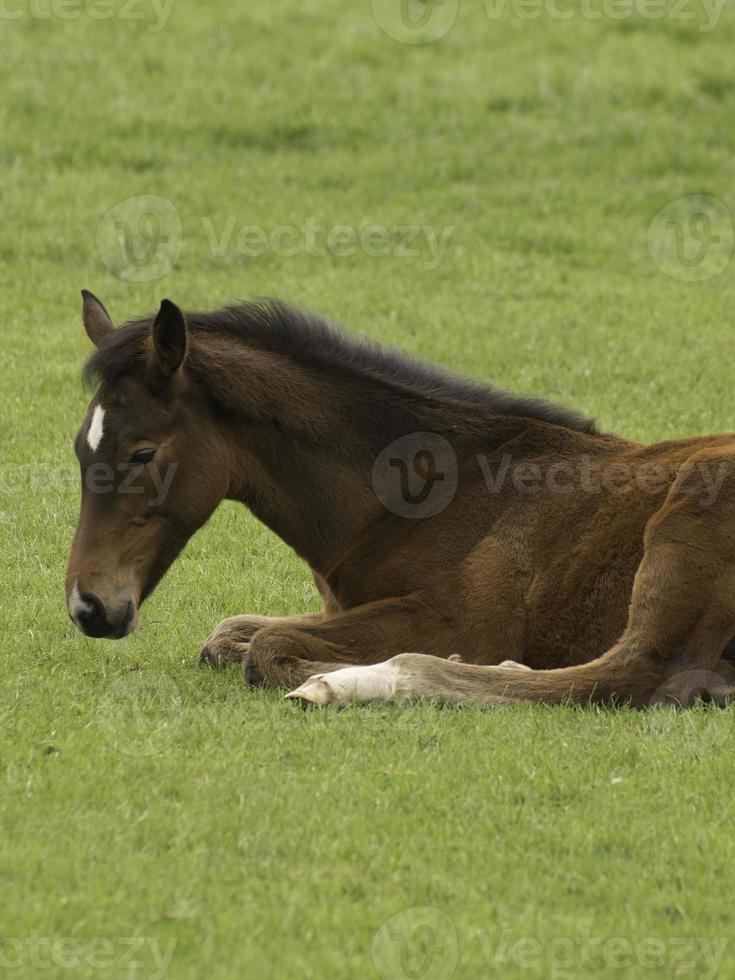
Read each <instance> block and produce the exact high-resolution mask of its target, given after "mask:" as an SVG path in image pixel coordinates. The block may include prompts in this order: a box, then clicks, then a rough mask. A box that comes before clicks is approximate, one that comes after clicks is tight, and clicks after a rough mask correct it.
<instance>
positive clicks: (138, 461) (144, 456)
mask: <svg viewBox="0 0 735 980" xmlns="http://www.w3.org/2000/svg"><path fill="white" fill-rule="evenodd" d="M155 455H156V450H155V449H140V450H139V451H138V452H137V453H133V455H132V457H131V459H130V462H131V463H132V464H133V466H145V464H146V463H150V461H151V460H152V459H153V457H154V456H155Z"/></svg>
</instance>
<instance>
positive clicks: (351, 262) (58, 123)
mask: <svg viewBox="0 0 735 980" xmlns="http://www.w3.org/2000/svg"><path fill="white" fill-rule="evenodd" d="M412 2H414V0H412ZM666 3H667V6H666V8H665V9H664V10H663V11H659V12H663V13H664V16H663V17H662V18H661V19H652V18H651V17H649V16H648V15H647V14H646V13H645V10H644V11H643V13H641V6H640V5H639V6H638V8H637V11H638V12H637V13H633V14H632V15H631V16H629V17H620V18H617V19H616V17H615V16H613V14H612V13H611V12H608V13H604V14H603V15H602V16H600V17H593V16H591V15H590V8H589V3H588V4H587V7H586V8H584V7H582V8H580V7H579V6H578V5H576V6H568V5H565V4H564V3H560V4H559V8H560V9H562V10H565V11H568V12H570V14H571V15H570V16H569V17H566V16H565V17H564V18H561V17H558V16H555V15H554V14H553V9H552V8H550V7H549V5H548V4H544V6H543V7H541V8H539V14H540V15H539V16H538V17H535V18H532V19H529V18H528V17H527V16H525V15H522V13H523V11H519V10H518V9H514V8H513V7H512V6H511V5H510V4H509V5H508V6H507V7H506V9H505V10H504V12H503V14H502V16H499V17H495V16H494V15H493V9H494V8H492V7H491V5H489V4H483V3H482V2H481V0H463V3H462V4H460V5H459V11H458V15H457V18H456V21H455V22H454V23H453V24H452V25H451V27H450V28H449V29H447V31H446V33H445V34H444V36H443V37H441V38H440V39H437V40H436V41H435V42H433V43H426V44H409V43H400V42H399V41H396V40H395V39H394V38H393V37H391V36H390V34H391V32H393V33H394V34H395V30H394V28H393V27H392V26H391V25H395V23H396V22H395V14H396V7H397V4H392V5H391V4H390V3H387V2H382V0H376V2H375V3H374V4H373V7H374V10H375V14H374V15H373V13H371V7H370V4H369V3H367V2H366V0H361V2H360V3H359V4H354V5H349V4H344V3H339V2H337V0H310V2H305V3H300V4H294V3H288V2H286V0H270V2H269V3H268V4H267V5H264V4H261V5H257V6H256V7H253V8H252V9H246V8H245V5H240V6H238V5H236V4H231V3H230V4H227V3H224V2H222V0H216V2H210V3H208V4H199V5H194V4H185V3H183V2H179V3H174V4H173V6H172V7H171V8H170V9H169V11H168V17H167V18H164V20H165V23H164V22H162V18H161V17H159V15H158V14H156V11H155V9H154V7H153V5H152V4H151V5H148V6H146V3H145V2H144V0H139V2H138V5H137V7H135V8H130V7H129V6H127V8H125V7H123V4H122V0H113V5H112V7H110V8H104V9H106V10H108V12H109V10H112V13H113V14H114V16H111V17H110V18H109V19H98V18H97V17H95V16H93V14H94V13H95V11H96V12H97V13H98V12H99V10H98V8H93V7H92V4H91V0H90V3H84V4H80V5H79V7H78V8H75V7H74V5H73V3H72V4H71V5H69V4H68V3H67V4H66V5H65V6H62V5H60V4H59V3H56V5H55V6H54V4H49V5H48V6H46V7H42V6H38V5H36V6H32V5H30V4H29V3H20V2H19V3H15V4H10V3H8V4H6V5H5V6H4V7H3V12H2V15H1V18H0V53H1V55H2V57H1V58H0V80H1V82H2V92H3V98H2V100H1V101H0V132H2V133H3V139H2V141H1V142H0V163H1V166H2V175H3V179H2V181H0V201H1V206H2V219H3V221H2V237H1V238H0V258H1V259H2V264H1V265H0V322H1V323H2V346H1V347H0V397H1V399H2V401H1V404H2V431H1V438H2V443H1V445H2V459H1V460H0V465H1V468H0V477H1V479H0V545H1V546H2V554H3V556H4V561H3V564H2V570H1V571H0V587H1V588H0V593H1V594H2V601H1V608H2V615H1V619H0V630H1V634H0V635H1V640H0V642H1V644H2V656H1V657H0V972H3V971H7V973H8V975H12V976H17V977H36V976H40V975H42V976H80V977H84V976H95V977H97V976H102V977H107V976H109V977H163V976H164V975H166V976H168V977H170V978H179V977H182V978H188V977H191V978H199V977H207V978H215V977H226V978H229V977H243V976H245V977H253V978H260V977H265V978H270V977H273V978H277V980H290V978H294V980H295V978H302V977H306V978H315V980H322V978H340V980H342V978H345V980H352V978H354V980H358V978H359V980H363V978H369V977H378V978H382V980H393V978H396V980H449V978H450V977H456V978H461V980H465V978H467V980H475V978H479V977H485V976H498V977H503V978H515V977H556V978H572V977H574V978H576V977H580V978H582V977H589V976H590V975H597V976H602V977H636V978H638V977H642V976H661V977H681V976H686V977H708V978H709V977H714V976H720V977H733V976H735V937H734V936H733V928H734V921H735V920H734V915H733V903H732V895H733V892H734V891H735V861H734V858H735V843H734V842H735V837H734V836H733V821H732V795H733V785H734V783H735V754H734V752H733V750H734V749H735V736H734V734H733V719H734V718H735V715H734V714H733V710H732V709H731V710H728V711H723V712H717V711H708V710H705V709H695V710H693V711H692V712H689V713H686V714H679V715H677V714H670V713H665V712H652V713H650V714H640V713H638V714H637V713H633V712H630V711H625V710H621V711H617V712H614V711H593V710H573V709H545V708H524V709H519V710H515V709H514V710H499V711H495V712H491V711H481V710H470V709H463V710H458V709H444V710H442V709H441V708H438V707H435V706H431V705H426V704H416V705H412V706H395V707H393V706H391V707H388V708H380V709H378V708H373V709H371V708H365V709H360V708H353V709H351V710H348V711H345V712H343V713H333V712H323V713H317V712H311V713H303V712H300V711H298V710H296V709H294V707H293V706H292V705H290V704H287V703H284V702H283V701H282V700H281V699H280V697H279V696H278V695H277V694H273V693H263V692H247V691H245V690H244V689H243V687H242V682H241V677H240V674H239V672H237V671H233V672H229V673H224V674H213V673H211V672H206V671H199V670H197V669H196V667H195V663H196V657H197V654H198V650H199V646H200V644H201V641H202V640H203V639H204V637H205V636H206V635H207V634H208V633H209V631H210V630H211V628H212V627H213V625H214V624H215V623H217V622H218V621H219V620H220V619H222V618H223V617H224V616H227V615H231V614H234V613H237V612H259V613H267V614H285V613H295V612H299V611H303V610H311V609H316V608H318V604H317V599H316V593H315V590H314V588H313V586H312V584H311V582H310V579H309V576H308V572H307V570H306V569H305V568H304V567H303V566H302V565H301V564H300V563H299V561H298V560H297V559H296V558H295V557H294V556H293V555H292V554H291V553H289V551H288V550H287V549H286V548H285V546H283V545H282V544H281V543H280V542H279V541H278V540H277V539H276V538H274V537H273V536H272V535H271V534H270V533H269V532H267V531H266V530H265V529H264V528H263V527H262V526H260V525H258V524H257V523H256V522H255V521H254V519H253V518H251V517H250V516H249V515H248V514H247V513H246V512H245V510H244V509H242V508H237V507H235V506H234V505H227V506H224V507H223V508H222V509H221V510H220V511H219V512H218V514H217V515H216V517H215V519H214V520H213V521H212V522H211V524H210V525H209V526H208V527H207V528H206V529H204V531H202V532H201V533H200V534H199V535H198V536H197V537H196V539H195V540H194V541H193V542H192V544H191V546H190V547H189V549H188V550H187V552H186V553H185V554H184V556H183V557H182V558H181V559H180V561H179V562H178V564H177V565H176V566H175V568H174V569H173V570H172V572H171V573H170V575H169V577H168V578H167V579H166V580H165V582H164V583H163V585H162V587H161V588H160V591H159V592H158V593H157V595H156V596H155V597H154V599H153V600H151V602H150V604H149V605H148V606H146V607H145V610H144V614H143V625H142V627H141V629H140V631H139V632H138V633H136V634H135V635H134V636H133V637H131V638H130V639H128V640H126V641H124V642H122V643H120V644H114V643H111V642H99V641H91V640H86V639H84V638H82V637H81V636H80V635H79V634H77V632H76V631H75V630H74V628H73V627H72V625H71V624H70V623H69V622H68V620H67V617H66V612H65V608H64V601H63V589H62V579H63V570H64V564H65V560H66V555H67V551H68V547H69V543H70V539H71V534H72V530H73V526H74V522H75V520H76V508H77V503H78V499H77V498H78V488H77V482H78V475H77V468H76V462H75V460H74V457H73V453H72V450H71V442H72V438H73V435H74V433H75V431H76V428H77V426H78V424H79V423H80V421H81V419H82V417H83V413H84V410H85V406H86V400H87V397H88V396H87V395H86V394H85V393H84V392H83V390H82V389H81V386H80V384H79V381H78V374H79V370H80V367H81V365H82V363H83V359H84V358H85V356H86V354H87V353H88V342H87V340H86V338H85V336H84V333H83V331H82V329H81V326H80V319H79V317H80V300H79V294H78V290H79V289H80V288H81V287H87V288H90V289H92V290H94V291H95V292H96V293H98V295H100V296H101V297H102V298H103V299H104V301H105V302H106V303H107V304H108V306H109V308H110V310H111V312H112V314H113V316H114V317H115V318H117V319H118V320H123V319H126V318H128V317H130V316H132V315H134V314H139V313H142V312H147V311H149V310H151V309H154V308H155V307H156V306H157V303H158V301H159V300H160V298H161V297H162V296H170V297H171V298H172V299H174V300H175V301H176V302H178V303H179V304H181V305H182V306H184V307H190V308H191V307H195V308H211V307H215V306H217V305H221V304H222V303H224V302H226V301H229V300H232V299H236V298H247V297H251V296H254V295H257V294H263V293H266V294H273V295H279V296H282V297H284V298H286V299H289V300H292V301H294V302H296V303H298V304H300V305H303V306H306V307H310V308H314V309H316V310H319V311H321V312H323V313H325V314H327V315H329V316H331V317H333V318H335V319H337V320H340V321H342V322H345V323H347V324H349V325H350V326H352V327H353V328H355V329H358V330H362V331H364V332H366V333H368V334H370V335H371V336H373V337H376V338H380V339H382V340H386V341H390V342H393V343H396V344H398V345H401V346H403V347H405V348H406V349H408V350H410V351H414V352H417V353H420V354H422V355H423V356H425V357H429V358H431V359H434V360H437V361H440V362H442V363H444V364H447V365H449V366H452V367H454V368H456V369H459V370H462V371H466V372H468V373H472V374H474V375H477V376H479V377H482V378H485V379H487V380H492V381H494V382H496V383H498V384H502V385H505V386H507V387H510V388H513V389H517V390H523V391H530V392H535V393H538V394H542V395H545V396H547V397H549V398H552V399H555V400H558V401H561V402H567V403H570V404H573V405H576V406H578V407H580V408H583V409H584V410H586V411H588V412H590V413H591V414H594V415H596V416H597V417H598V419H599V421H600V425H601V426H602V427H603V428H605V429H615V430H618V431H620V432H621V433H624V434H626V435H629V436H631V437H635V438H638V439H642V440H653V439H662V438H667V437H671V436H674V435H687V434H693V433H697V432H705V431H722V430H725V431H726V430H729V429H731V428H732V413H733V405H734V404H735V390H734V385H733V368H732V360H733V359H732V355H731V350H732V347H733V313H734V310H735V279H734V277H733V271H734V269H735V265H733V261H734V260H733V259H732V258H731V257H730V250H731V245H732V219H731V218H730V213H735V164H734V161H735V129H733V126H732V120H733V116H734V115H735V70H734V69H733V62H732V51H733V45H735V16H734V15H733V10H732V6H731V5H728V6H727V7H726V8H725V9H724V10H722V11H721V15H720V16H718V18H717V23H716V24H714V25H713V26H712V28H711V29H709V28H708V26H707V25H708V24H709V21H708V19H707V17H708V15H707V8H706V7H699V8H698V7H695V6H694V5H692V4H690V5H689V6H687V7H686V8H685V9H683V8H681V4H678V5H677V6H678V8H679V13H676V10H675V9H674V7H673V3H669V2H668V0H666ZM450 8H451V3H450ZM450 8H447V9H445V10H444V11H443V12H442V11H441V10H440V11H439V14H438V16H442V17H445V16H447V10H449V13H451V9H450ZM99 9H102V8H101V7H100V8H99ZM126 9H127V13H126ZM616 9H618V8H616ZM75 10H76V14H77V16H71V15H70V12H71V14H73V13H74V11H75ZM131 10H134V11H135V12H139V13H142V14H143V18H142V19H135V18H132V16H130V12H131ZM10 11H12V14H13V15H12V17H11V16H9V12H10ZM44 11H46V12H50V13H49V16H46V15H45V13H44ZM672 11H673V12H672ZM414 12H415V11H414ZM685 13H693V14H694V16H693V17H692V18H690V19H687V18H685V16H684V14H685ZM16 14H17V16H16ZM674 14H676V15H674ZM391 17H392V18H393V20H391ZM381 24H382V27H381ZM386 24H387V29H386ZM703 27H704V28H705V29H703ZM140 195H154V196H156V197H158V198H163V199H165V200H164V202H163V204H161V202H158V203H157V204H156V207H158V208H159V211H160V215H159V217H160V222H161V224H160V226H159V228H158V230H156V228H155V227H153V226H151V227H149V226H148V225H144V226H141V228H142V232H143V233H144V239H145V237H146V236H149V238H150V236H153V238H152V239H151V240H152V241H153V245H154V246H156V248H154V250H153V251H154V252H155V256H156V257H155V261H154V262H153V265H151V263H150V262H149V261H148V257H147V253H146V240H144V241H143V242H142V244H141V243H140V242H138V243H137V245H136V248H137V251H135V249H133V252H132V253H131V252H130V248H128V251H127V252H126V251H125V250H124V249H121V248H120V247H119V241H120V237H121V235H123V236H124V234H125V225H126V223H127V225H129V226H131V227H133V226H134V218H135V206H136V204H135V200H134V201H133V203H130V199H131V198H133V199H137V198H138V197H139V196H140ZM682 198H683V199H684V200H683V201H682V200H680V199H682ZM126 202H127V203H126ZM166 202H169V203H166ZM664 208H668V210H667V211H665V212H664V213H663V216H662V217H660V218H657V217H656V216H657V215H659V214H660V212H662V209H664ZM111 209H114V210H112V211H111ZM161 209H162V210H161ZM700 214H703V215H704V217H699V216H700ZM672 215H673V217H672ZM131 222H132V223H133V224H131ZM667 222H668V223H667ZM317 226H320V227H321V228H322V229H323V230H322V231H316V230H315V229H316V227H317ZM337 226H347V228H348V229H352V231H351V232H344V231H342V232H335V231H333V229H335V228H336V227H337ZM370 226H378V228H379V231H378V232H375V231H373V232H369V231H366V229H369V228H370ZM405 226H409V227H412V228H415V229H418V230H417V231H416V232H415V235H414V242H413V245H412V246H410V247H408V248H407V247H406V244H405V243H406V232H405V231H401V230H400V229H402V228H404V227H405ZM284 227H285V228H286V229H287V230H286V231H285V232H284V231H282V229H283V228H284ZM151 228H152V230H151ZM121 229H122V230H121ZM310 229H311V230H310ZM677 229H678V232H677ZM139 230H141V229H139ZM330 230H331V231H330ZM677 233H680V235H681V236H683V242H684V245H683V247H684V251H683V252H681V251H680V252H679V253H677V252H676V250H675V247H674V244H675V235H676V234H677ZM330 234H331V238H330V237H329V236H330ZM371 235H373V236H374V237H372V238H371V237H370V236H371ZM340 236H341V237H340ZM354 237H356V238H357V239H359V245H357V246H355V247H351V246H350V244H349V242H350V241H352V240H353V238H354ZM164 239H165V240H164ZM402 241H403V244H404V247H403V248H402V247H401V242H402ZM376 242H377V243H378V244H377V245H376V244H375V243H376ZM116 243H118V244H117V245H116ZM345 243H347V244H345ZM371 243H372V244H371ZM672 243H674V244H672ZM148 244H150V241H149V242H148ZM159 245H160V248H158V246H159ZM116 249H117V251H116ZM416 251H418V254H403V253H404V252H409V253H413V252H416ZM253 253H255V254H253ZM131 256H132V258H131ZM654 256H655V257H656V258H657V261H654ZM156 262H157V263H159V264H160V267H159V265H156V264H155V263H156ZM705 275H706V276H707V278H704V276H705ZM689 280H694V281H689Z"/></svg>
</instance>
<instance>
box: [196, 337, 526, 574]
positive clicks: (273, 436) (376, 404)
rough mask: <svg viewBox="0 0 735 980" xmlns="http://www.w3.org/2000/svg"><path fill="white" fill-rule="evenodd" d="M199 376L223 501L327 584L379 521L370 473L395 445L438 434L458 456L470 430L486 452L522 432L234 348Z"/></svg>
mask: <svg viewBox="0 0 735 980" xmlns="http://www.w3.org/2000/svg"><path fill="white" fill-rule="evenodd" d="M207 372H208V375H209V377H208V382H209V384H210V386H211V387H213V388H214V389H215V390H216V392H217V397H218V400H219V401H220V403H221V404H223V407H224V408H225V412H226V418H227V421H226V423H225V424H226V425H227V427H228V430H229V433H230V438H231V441H232V459H233V460H234V464H233V474H232V484H231V487H230V493H229V496H230V497H231V498H233V499H237V500H240V501H242V502H243V503H245V504H246V505H247V506H248V507H249V508H250V510H251V511H252V512H253V513H254V514H255V515H256V517H258V518H259V519H260V520H261V521H263V523H264V524H266V525H267V526H268V527H270V528H271V530H273V531H274V532H275V533H276V534H278V535H279V537H281V538H282V539H283V540H284V541H285V542H286V543H287V544H288V545H290V546H291V547H292V548H293V549H294V550H295V551H296V552H297V553H298V554H299V555H301V557H302V558H304V559H305V560H306V561H307V562H308V563H309V564H310V565H311V567H312V568H313V569H314V570H315V571H317V572H318V573H320V574H322V575H325V576H326V575H328V573H329V572H330V571H331V569H333V568H334V567H335V566H336V565H337V564H339V563H340V562H341V560H342V559H343V557H344V556H345V555H346V554H347V553H348V552H349V551H350V549H351V548H352V547H353V546H354V544H355V543H356V541H357V540H358V538H359V537H360V536H361V535H362V534H364V533H365V531H366V529H367V528H368V527H369V526H370V525H371V524H372V523H373V522H374V521H375V520H376V519H377V518H378V517H379V516H380V514H381V513H384V512H385V507H384V505H383V504H381V502H380V501H379V499H378V496H377V494H376V488H375V487H373V481H372V476H373V467H374V465H375V463H376V460H377V459H378V457H379V456H380V455H381V453H384V451H385V450H386V449H387V447H389V446H391V445H392V444H393V443H394V441H395V440H397V439H401V438H405V437H406V436H408V435H411V434H415V433H421V432H426V431H428V432H442V431H443V432H445V433H448V434H449V438H450V440H451V443H452V447H453V451H456V452H458V453H461V452H462V446H463V443H464V441H465V440H466V439H468V438H470V439H471V438H473V437H472V435H471V433H470V430H474V437H476V436H477V433H478V432H479V433H480V438H481V439H482V444H483V446H484V448H485V449H486V450H490V449H492V447H493V444H495V443H497V444H501V443H502V442H504V441H505V440H506V439H508V438H511V437H512V435H513V434H514V433H515V432H516V431H517V430H518V428H519V427H520V428H523V427H525V425H527V423H523V422H521V421H520V420H518V419H514V420H511V419H508V418H502V417H499V418H497V419H496V420H494V421H493V420H492V419H480V418H479V417H478V414H477V413H476V412H474V411H473V412H470V410H469V409H463V408H462V407H460V406H457V405H454V404H451V403H446V404H439V403H436V402H430V401H429V399H426V398H423V399H421V398H417V397H414V396H411V395H410V394H407V393H404V392H401V391H400V390H398V389H395V388H391V387H389V386H388V387H387V386H386V385H384V384H380V383H378V382H373V381H371V380H370V379H369V378H365V377H363V376H359V377H358V376H357V375H354V376H353V375H351V374H348V373H340V372H335V373H331V372H329V371H318V370H315V369H312V368H308V367H305V366H304V365H302V364H300V363H298V362H297V361H296V360H294V359H292V358H287V357H284V356H281V355H274V354H272V353H270V352H265V351H262V350H257V349H250V348H247V349H245V350H243V348H242V347H241V346H239V345H238V347H237V348H233V346H232V345H231V344H230V345H228V346H225V347H222V348H221V349H220V350H219V351H218V352H217V356H216V357H214V358H213V359H212V358H210V362H209V364H208V367H207ZM470 415H471V416H472V420H471V421H470ZM509 427H510V429H509ZM417 448H420V447H417Z"/></svg>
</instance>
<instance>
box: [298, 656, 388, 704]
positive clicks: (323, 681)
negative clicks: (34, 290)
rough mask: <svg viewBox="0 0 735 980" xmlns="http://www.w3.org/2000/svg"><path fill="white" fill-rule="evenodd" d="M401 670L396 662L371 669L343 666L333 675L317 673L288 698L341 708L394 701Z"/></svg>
mask: <svg viewBox="0 0 735 980" xmlns="http://www.w3.org/2000/svg"><path fill="white" fill-rule="evenodd" d="M399 679H400V669H399V667H398V666H397V664H395V663H394V661H393V660H386V661H385V663H382V664H374V665H371V666H370V667H343V668H342V669H341V670H334V671H332V672H331V673H329V674H314V676H313V677H310V678H309V679H308V680H307V681H305V682H304V683H303V684H302V685H301V687H299V688H297V689H296V690H295V691H291V692H290V693H289V694H287V695H286V697H287V698H297V699H299V700H301V701H310V702H311V703H312V704H318V705H320V706H321V707H324V706H326V705H328V704H334V705H336V706H337V707H338V708H339V707H344V706H345V705H347V704H350V703H351V702H352V701H357V702H360V703H365V702H367V701H391V700H392V699H393V698H394V697H396V695H397V694H398V693H399V691H398V681H399Z"/></svg>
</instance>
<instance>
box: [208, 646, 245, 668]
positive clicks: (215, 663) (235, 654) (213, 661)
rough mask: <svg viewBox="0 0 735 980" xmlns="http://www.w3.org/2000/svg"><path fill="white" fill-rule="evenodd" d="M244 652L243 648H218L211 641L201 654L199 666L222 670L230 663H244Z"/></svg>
mask: <svg viewBox="0 0 735 980" xmlns="http://www.w3.org/2000/svg"><path fill="white" fill-rule="evenodd" d="M243 656H244V653H243V651H242V650H241V649H235V648H233V647H225V646H220V648H219V649H218V648H217V647H216V646H214V645H212V644H211V643H207V644H206V646H205V647H204V649H203V650H202V652H201V653H200V654H199V666H200V667H211V668H212V669H213V670H222V669H223V668H224V667H228V666H229V665H230V664H239V663H242V659H243Z"/></svg>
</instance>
